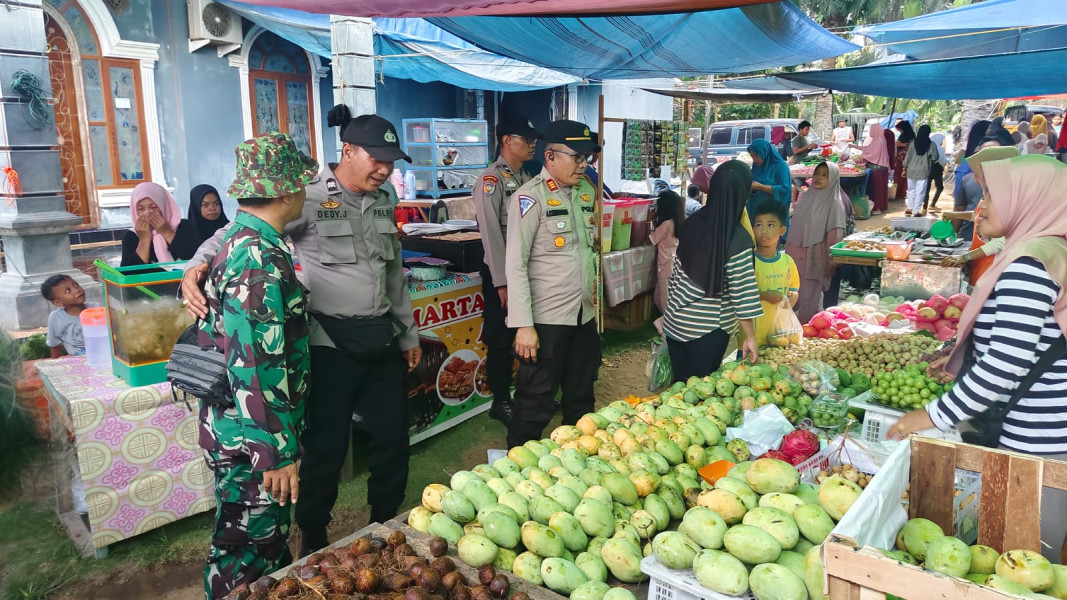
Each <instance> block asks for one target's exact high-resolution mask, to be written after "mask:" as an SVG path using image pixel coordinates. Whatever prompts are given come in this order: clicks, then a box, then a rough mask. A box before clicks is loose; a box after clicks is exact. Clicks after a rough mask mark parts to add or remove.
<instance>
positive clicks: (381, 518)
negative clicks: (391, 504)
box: [368, 506, 398, 524]
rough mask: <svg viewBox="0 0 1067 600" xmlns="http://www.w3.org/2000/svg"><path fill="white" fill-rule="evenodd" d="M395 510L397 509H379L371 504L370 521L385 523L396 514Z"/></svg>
mask: <svg viewBox="0 0 1067 600" xmlns="http://www.w3.org/2000/svg"><path fill="white" fill-rule="evenodd" d="M397 510H398V509H396V508H394V509H391V510H379V509H376V508H374V507H373V506H372V507H371V509H370V523H385V522H386V521H388V520H390V519H392V518H393V517H395V516H396V514H397ZM368 524H369V523H368Z"/></svg>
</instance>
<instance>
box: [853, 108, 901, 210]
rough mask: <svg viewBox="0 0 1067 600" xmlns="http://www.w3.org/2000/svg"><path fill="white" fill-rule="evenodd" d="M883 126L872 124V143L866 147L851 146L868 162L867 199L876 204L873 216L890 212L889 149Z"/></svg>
mask: <svg viewBox="0 0 1067 600" xmlns="http://www.w3.org/2000/svg"><path fill="white" fill-rule="evenodd" d="M883 132H884V130H883V129H882V126H881V125H879V124H877V123H872V124H871V132H870V142H869V143H868V144H867V145H866V146H857V145H856V144H849V147H852V148H858V149H860V150H861V151H862V152H863V154H862V158H863V160H865V161H866V162H867V168H868V169H870V173H869V174H868V176H867V197H869V198H870V199H871V202H873V203H874V210H873V211H871V214H872V215H880V214H882V211H886V210H889V166H890V164H891V163H890V162H889V149H888V148H887V147H886V142H885V133H883Z"/></svg>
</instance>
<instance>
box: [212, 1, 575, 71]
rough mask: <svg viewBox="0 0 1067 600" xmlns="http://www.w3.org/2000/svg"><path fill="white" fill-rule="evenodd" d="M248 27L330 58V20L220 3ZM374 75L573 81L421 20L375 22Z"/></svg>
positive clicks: (269, 8) (259, 7) (286, 11)
mask: <svg viewBox="0 0 1067 600" xmlns="http://www.w3.org/2000/svg"><path fill="white" fill-rule="evenodd" d="M222 1H223V3H224V4H226V6H228V7H230V8H232V9H233V10H235V11H236V12H237V13H238V14H240V15H241V16H243V17H245V18H246V19H248V20H249V21H252V22H253V23H255V24H257V25H259V26H261V27H263V28H264V29H267V30H269V31H273V32H274V33H276V34H278V35H279V36H280V37H283V38H285V39H287V40H289V41H290V42H293V43H294V44H297V45H299V46H301V47H302V48H304V49H305V50H308V51H309V52H312V53H314V54H317V55H319V56H322V57H325V58H331V56H332V53H331V50H330V46H331V44H330V16H329V15H322V14H317V13H307V12H303V11H299V10H291V9H287V8H271V7H266V6H257V5H254V4H246V3H243V2H234V1H233V0H222ZM374 54H375V59H376V60H375V63H376V65H375V68H376V69H377V72H378V73H380V74H382V75H385V76H386V77H396V78H399V79H414V80H415V81H421V82H423V83H426V82H431V81H443V82H445V83H449V84H452V85H454V86H456V87H459V88H463V89H475V90H494V91H500V92H517V91H523V90H536V89H543V88H553V87H556V86H560V85H568V84H571V83H575V82H577V81H578V78H577V77H574V76H571V75H566V74H564V73H559V72H556V71H552V70H550V69H545V68H543V67H538V66H535V65H531V64H526V63H523V62H521V61H518V60H514V59H510V58H507V57H504V56H499V55H497V54H493V53H491V52H486V51H485V50H482V49H481V48H478V47H477V46H474V45H472V44H469V43H467V42H465V41H463V40H461V39H459V38H457V37H456V36H454V35H452V34H450V33H448V32H447V31H443V30H442V29H441V28H439V27H437V26H435V25H431V24H430V23H428V22H426V21H424V20H423V19H374Z"/></svg>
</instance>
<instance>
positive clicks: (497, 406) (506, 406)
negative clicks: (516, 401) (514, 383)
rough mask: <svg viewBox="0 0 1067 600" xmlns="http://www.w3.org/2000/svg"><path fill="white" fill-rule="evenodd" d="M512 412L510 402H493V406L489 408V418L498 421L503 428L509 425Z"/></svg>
mask: <svg viewBox="0 0 1067 600" xmlns="http://www.w3.org/2000/svg"><path fill="white" fill-rule="evenodd" d="M512 415H513V411H512V408H511V402H497V401H496V400H494V401H493V406H491V407H490V408H489V418H490V419H496V420H497V421H500V422H501V423H503V424H504V425H505V426H506V425H511V417H512Z"/></svg>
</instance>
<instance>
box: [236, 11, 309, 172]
mask: <svg viewBox="0 0 1067 600" xmlns="http://www.w3.org/2000/svg"><path fill="white" fill-rule="evenodd" d="M311 75H312V74H311V66H310V64H309V63H308V58H307V54H305V53H304V51H303V50H302V49H300V47H298V46H296V45H295V44H292V43H290V42H287V41H285V40H282V39H281V38H279V37H278V36H277V35H275V34H273V33H271V32H269V31H267V32H263V33H262V34H260V35H259V36H258V37H257V38H256V40H255V42H254V43H253V44H252V49H251V50H250V51H249V53H248V85H249V88H250V90H249V91H250V96H251V99H252V131H253V134H254V135H260V134H263V133H267V132H269V131H283V132H285V133H288V134H289V135H290V136H292V138H293V141H294V142H296V147H297V148H299V149H300V151H301V152H304V153H305V154H307V155H308V156H311V157H313V158H317V157H316V156H315V151H314V148H313V144H312V143H311V140H312V137H313V136H314V134H315V131H314V124H313V123H312V119H311V107H312V98H313V97H312V93H313V89H314V88H313V86H312V76H311Z"/></svg>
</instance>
